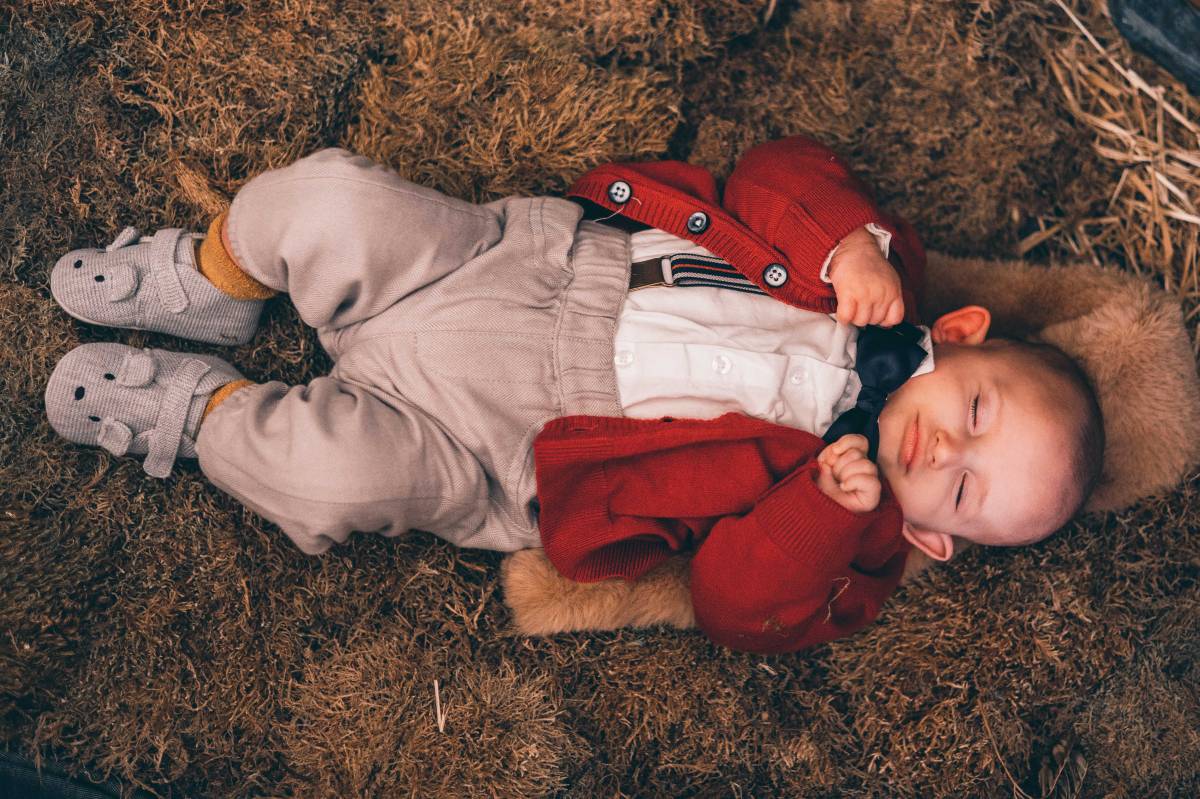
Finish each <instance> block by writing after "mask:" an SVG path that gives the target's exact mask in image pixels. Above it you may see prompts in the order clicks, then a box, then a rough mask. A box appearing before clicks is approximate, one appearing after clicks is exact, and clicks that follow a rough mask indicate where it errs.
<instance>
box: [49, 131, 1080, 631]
mask: <svg viewBox="0 0 1200 799" xmlns="http://www.w3.org/2000/svg"><path fill="white" fill-rule="evenodd" d="M569 197H570V199H561V198H554V197H533V198H528V197H509V198H504V199H501V200H496V201H494V202H491V203H487V204H483V205H472V204H469V203H466V202H462V201H459V200H456V199H454V198H450V197H447V196H445V195H442V194H440V193H438V192H436V191H433V190H430V189H426V188H423V187H419V186H416V185H413V184H411V183H409V182H407V181H404V180H403V179H401V178H400V177H399V176H398V175H396V174H395V173H393V172H391V171H389V170H387V169H385V168H383V167H381V166H379V165H376V164H373V163H372V162H370V161H369V160H368V159H366V158H363V157H360V156H353V155H350V154H349V153H346V152H344V151H341V150H324V151H321V152H318V153H315V154H313V155H311V156H309V157H307V158H304V159H302V160H300V161H298V162H296V163H295V164H292V165H290V166H288V167H286V168H283V169H279V170H273V171H270V172H266V173H264V174H262V175H259V176H258V177H256V178H254V179H253V180H251V181H250V182H249V183H248V184H247V185H246V186H244V187H243V188H242V189H241V190H240V191H239V192H238V194H237V196H236V197H235V199H234V201H233V203H232V205H231V207H230V209H229V210H228V212H226V213H225V214H222V215H220V216H219V217H217V218H216V219H215V220H213V222H212V224H211V225H210V227H209V229H208V234H207V235H206V236H204V235H199V234H189V233H186V232H184V231H182V230H177V229H169V230H161V231H159V232H158V233H156V234H155V235H154V236H152V237H139V236H138V233H137V231H136V230H133V229H132V228H127V229H126V230H125V231H124V232H123V233H122V234H121V235H120V236H119V237H118V238H117V240H116V241H114V242H113V244H111V245H109V246H108V247H106V248H105V249H104V250H90V249H89V250H76V251H73V252H71V253H68V254H67V255H66V256H64V257H63V258H62V259H60V260H59V262H58V263H57V264H56V265H55V267H54V270H53V273H52V275H51V290H52V293H53V294H54V297H55V299H56V300H57V301H58V302H59V304H60V305H62V306H63V308H64V309H65V310H66V311H67V312H68V313H70V314H71V315H73V316H75V317H77V318H79V319H82V320H84V321H87V322H91V323H94V324H101V325H108V326H114V327H129V328H136V329H144V330H153V331H158V332H163V333H169V334H173V335H177V336H181V337H185V338H191V339H194V340H198V341H204V342H209V343H220V344H239V343H244V342H245V341H247V340H249V338H250V337H251V336H252V335H253V333H254V330H255V328H256V326H257V321H258V316H259V313H260V311H261V308H262V304H263V302H264V300H265V299H267V298H268V297H270V296H272V295H273V294H275V293H276V292H287V293H288V294H290V295H291V299H292V301H293V303H294V304H295V305H296V307H297V309H298V311H299V313H300V316H301V318H302V319H303V320H304V321H305V322H306V323H307V324H309V325H312V326H313V327H315V328H317V330H318V335H319V338H320V341H321V344H322V346H323V347H324V348H325V349H326V350H327V351H328V352H329V353H330V355H331V357H332V358H333V359H334V361H335V366H334V369H333V371H332V373H331V374H330V375H328V376H325V377H320V378H317V379H315V380H313V381H312V382H311V383H309V384H308V385H306V386H287V385H284V384H282V383H279V382H268V383H262V384H255V383H252V382H250V381H248V380H246V379H244V378H243V377H242V375H241V374H240V373H238V371H237V370H236V369H234V368H233V367H232V366H230V365H229V364H228V363H226V362H225V361H223V360H221V359H219V358H216V357H212V356H207V355H193V354H186V353H174V352H168V351H164V350H154V349H147V350H138V349H135V348H132V347H127V346H124V345H120V344H87V345H83V346H81V347H78V348H76V349H75V350H73V351H72V352H70V353H68V354H67V355H66V356H65V357H64V358H63V359H62V361H61V362H60V363H59V364H58V366H57V367H56V368H55V370H54V373H53V375H52V376H51V378H50V382H49V385H48V386H47V390H46V408H47V415H48V417H49V419H50V423H51V425H52V426H53V427H54V428H55V430H56V431H58V432H59V433H60V434H61V435H63V436H64V437H66V438H67V439H69V440H71V441H74V442H77V443H83V444H92V445H97V444H98V445H100V446H103V447H105V448H106V449H108V450H109V451H111V452H113V453H115V454H118V455H122V454H125V453H133V454H145V455H146V459H145V464H144V468H145V470H146V471H147V472H148V473H149V474H151V475H154V476H158V477H166V476H167V475H168V474H169V473H170V471H171V468H172V466H173V463H174V461H175V459H176V458H177V457H179V456H184V457H198V458H199V463H200V468H201V470H202V472H203V473H204V474H205V475H206V476H207V477H208V479H209V480H210V481H211V482H212V483H213V484H214V485H216V486H218V487H219V488H221V489H222V490H224V491H226V492H228V493H229V494H231V495H233V496H234V497H236V498H238V499H239V500H240V501H241V502H243V503H244V504H245V505H246V506H248V507H249V508H251V509H253V510H254V511H256V512H257V513H259V514H261V515H263V516H264V517H266V518H268V519H270V520H271V521H273V522H275V523H276V524H278V525H279V526H280V527H281V529H283V531H284V532H285V533H287V534H288V535H289V536H290V537H291V538H292V539H293V540H294V541H295V543H296V544H297V546H298V547H299V548H300V549H301V550H303V551H305V552H307V553H312V554H317V553H320V552H323V551H325V550H326V549H328V548H329V546H331V545H332V544H333V543H339V542H344V541H345V540H346V539H347V537H348V536H349V535H350V533H351V532H354V531H364V532H377V533H380V534H383V535H398V534H401V533H403V532H404V531H406V530H409V529H413V528H416V529H423V530H428V531H431V532H434V533H436V534H437V535H439V536H441V537H443V538H445V539H447V540H449V541H451V542H453V543H455V544H457V545H460V546H467V547H482V548H488V549H496V550H502V551H513V550H517V549H525V548H530V547H538V546H544V547H545V549H546V553H547V555H548V556H549V557H550V558H551V560H552V561H553V562H554V563H555V565H556V566H557V567H558V568H559V569H560V570H561V571H563V573H564V574H566V575H567V576H568V577H572V578H574V579H602V578H604V577H609V576H622V577H625V578H627V579H632V578H635V577H637V576H639V575H640V574H642V573H644V572H645V571H646V570H648V569H649V568H652V567H653V566H654V565H656V564H657V563H658V562H660V561H661V560H662V559H663V558H664V557H666V556H668V555H669V554H670V553H671V552H673V551H675V550H677V549H680V548H683V547H685V546H688V547H690V546H697V544H698V546H697V552H696V555H695V557H694V559H693V566H692V593H693V600H694V604H695V608H696V614H697V621H698V622H699V624H700V626H701V627H702V628H703V629H704V630H705V632H706V633H707V634H708V635H709V636H710V637H711V638H712V639H713V640H714V641H717V642H718V643H722V644H725V645H729V646H733V647H737V648H741V649H749V650H757V651H781V650H792V649H798V648H801V647H804V646H808V645H811V644H813V643H817V642H820V641H824V640H829V639H831V638H834V637H837V636H839V635H844V634H848V633H849V632H852V631H853V630H855V629H857V628H859V627H861V626H862V625H864V624H866V623H867V622H869V621H870V620H871V619H872V618H874V616H875V615H876V614H877V613H878V610H879V607H880V606H881V605H882V603H883V601H884V599H885V598H886V596H887V595H888V593H890V592H891V591H892V590H893V589H894V587H895V585H896V584H897V582H898V581H899V578H900V574H901V572H902V570H903V565H904V562H905V559H906V558H907V557H908V555H909V553H910V551H912V549H913V548H914V547H915V548H916V549H917V550H920V551H922V552H924V553H926V554H928V555H929V556H930V557H933V558H936V559H939V560H945V559H948V558H949V557H951V555H952V554H953V551H954V545H955V544H954V542H955V540H956V539H963V540H966V541H973V542H977V543H983V544H995V545H1013V544H1023V543H1029V542H1032V541H1036V540H1039V539H1040V538H1042V537H1044V536H1046V535H1048V534H1049V533H1051V532H1052V531H1053V530H1055V529H1057V528H1058V527H1059V526H1061V525H1062V524H1063V523H1064V522H1065V521H1066V520H1067V519H1068V518H1070V516H1071V515H1073V514H1074V513H1075V512H1076V510H1078V508H1079V507H1080V506H1081V505H1082V504H1083V502H1084V500H1085V499H1086V497H1087V494H1088V493H1089V491H1090V490H1091V487H1092V485H1093V484H1094V483H1095V481H1096V479H1097V476H1098V472H1099V468H1100V454H1101V451H1102V447H1103V434H1102V432H1101V430H1102V428H1101V426H1100V417H1099V411H1098V408H1097V406H1096V402H1095V399H1094V397H1093V396H1092V392H1091V390H1090V388H1089V387H1088V381H1087V380H1086V378H1085V377H1084V376H1083V375H1082V373H1080V371H1079V370H1078V369H1077V368H1076V367H1075V366H1074V365H1073V364H1072V363H1071V362H1070V360H1069V359H1067V358H1066V356H1064V355H1062V354H1061V353H1059V352H1057V351H1056V350H1053V349H1052V348H1049V347H1035V346H1032V345H1027V344H1021V343H1018V342H1012V341H1003V340H995V339H994V340H988V339H987V333H988V328H989V324H990V317H989V314H988V312H987V311H986V310H985V309H983V308H979V307H975V306H971V307H967V308H962V309H960V310H958V311H955V312H952V313H950V314H947V315H945V316H943V317H941V318H940V319H938V320H937V321H936V322H935V323H934V325H933V326H932V328H931V329H929V330H925V329H923V328H917V327H915V326H914V325H913V324H911V323H912V322H914V321H915V308H916V296H917V292H919V291H920V287H921V279H922V274H921V272H922V268H923V253H922V251H921V248H920V244H919V242H917V240H916V237H915V235H913V233H912V231H911V229H910V228H908V226H907V225H905V224H904V223H903V222H901V221H900V220H897V219H894V218H892V217H890V216H888V215H887V214H885V213H883V212H882V211H881V210H880V209H879V208H877V207H876V205H875V204H874V202H873V201H872V200H871V198H870V197H869V195H868V193H867V191H866V189H865V188H864V187H863V186H862V185H861V184H860V183H858V181H856V180H855V179H854V178H853V177H852V176H851V175H850V173H849V170H848V169H847V168H846V167H845V165H844V164H843V163H842V162H841V161H840V160H838V159H837V158H836V156H834V155H833V154H832V153H831V152H830V151H829V150H827V149H826V148H824V147H822V146H821V145H819V144H817V143H815V142H813V141H811V140H808V139H805V138H802V137H792V138H789V139H783V140H780V141H776V142H770V143H767V144H765V145H761V146H759V147H756V148H754V149H753V150H751V151H750V152H748V153H747V154H746V155H745V156H744V157H743V158H742V160H741V161H740V162H739V164H738V166H737V168H736V169H735V170H734V172H733V174H732V175H731V176H730V178H729V180H728V181H727V183H726V186H725V190H724V193H723V197H719V196H718V193H717V189H716V184H715V181H714V180H713V178H712V176H711V175H710V174H709V173H708V172H707V171H705V170H703V169H701V168H699V167H695V166H691V165H688V164H681V163H678V162H659V163H647V164H613V165H608V166H603V167H599V168H597V169H594V170H592V171H591V172H589V173H587V174H586V175H584V176H583V177H582V178H581V179H580V180H579V181H577V182H576V183H575V184H574V185H573V186H572V187H571V189H570V191H569ZM835 313H836V316H835V315H834V314H835ZM905 319H907V321H902V320H905ZM860 328H862V329H861V331H860ZM860 346H861V349H862V350H863V352H861V353H860V352H859V349H860ZM868 351H869V355H870V357H868V356H867V353H868ZM906 378H907V379H906ZM680 417H686V418H680ZM876 417H877V424H876ZM820 435H824V436H826V438H827V439H829V442H830V443H829V444H828V446H826V442H825V441H823V440H822V439H821V438H818V436H820ZM872 458H874V459H876V460H877V462H878V465H876V463H874V462H872ZM881 475H882V480H881V479H880V478H881ZM901 509H902V510H901Z"/></svg>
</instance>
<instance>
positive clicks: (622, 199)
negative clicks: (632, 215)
mask: <svg viewBox="0 0 1200 799" xmlns="http://www.w3.org/2000/svg"><path fill="white" fill-rule="evenodd" d="M632 196H633V189H632V188H631V187H630V185H629V184H628V183H626V182H625V181H623V180H614V181H613V182H612V183H610V184H609V186H608V199H610V200H612V201H613V202H615V203H619V204H621V205H624V204H625V203H627V202H629V198H630V197H632Z"/></svg>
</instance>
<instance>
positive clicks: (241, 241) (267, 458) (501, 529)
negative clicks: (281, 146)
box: [196, 150, 629, 554]
mask: <svg viewBox="0 0 1200 799" xmlns="http://www.w3.org/2000/svg"><path fill="white" fill-rule="evenodd" d="M580 217H581V209H580V208H579V206H577V205H576V204H574V203H572V202H569V201H567V200H562V199H558V198H551V197H535V198H529V197H525V198H520V197H510V198H506V199H502V200H497V201H495V202H491V203H488V204H486V205H472V204H470V203H466V202H463V201H460V200H456V199H454V198H451V197H447V196H445V195H443V194H440V193H438V192H436V191H433V190H431V189H427V188H423V187H420V186H416V185H414V184H412V183H409V182H408V181H405V180H403V179H402V178H400V177H399V176H398V175H396V174H395V173H394V172H392V171H390V170H388V169H386V168H384V167H382V166H379V165H377V164H374V163H373V162H371V161H370V160H368V159H366V158H363V157H361V156H354V155H351V154H350V153H347V152H345V151H343V150H323V151H321V152H318V153H315V154H313V155H311V156H309V157H307V158H304V159H302V160H300V161H297V162H296V163H294V164H292V165H290V166H288V167H286V168H283V169H278V170H273V171H270V172H266V173H264V174H262V175H259V176H257V177H255V178H254V179H253V180H251V181H250V182H249V183H247V184H246V185H245V187H243V188H242V190H241V191H239V192H238V194H237V197H236V198H235V199H234V201H233V205H232V207H231V209H230V212H229V218H228V222H227V228H226V230H227V233H228V237H229V240H230V244H231V245H232V248H233V255H234V257H235V258H236V259H237V261H238V263H239V264H240V265H241V266H242V268H243V269H244V270H245V271H246V272H247V273H249V274H250V275H251V276H252V277H254V278H255V279H256V280H258V281H260V282H261V283H264V284H265V285H267V286H270V287H271V288H273V289H277V290H279V291H283V292H287V293H288V294H290V295H291V299H292V302H293V303H294V304H295V306H296V308H297V309H298V311H299V313H300V316H301V318H302V319H303V320H304V321H305V322H306V323H307V324H309V325H312V326H313V327H315V328H316V329H317V331H318V335H319V338H320V341H321V344H322V345H323V346H324V347H325V349H326V350H327V351H328V352H329V353H330V355H331V356H332V358H333V359H334V361H335V367H334V369H333V371H332V372H331V373H330V374H329V375H328V376H327V377H320V378H317V379H316V380H314V381H312V382H311V383H309V384H308V385H305V386H287V385H284V384H283V383H279V382H270V383H264V384H260V385H255V386H252V387H249V388H246V389H242V390H240V391H237V392H235V393H234V394H232V395H231V396H230V397H229V398H228V399H226V400H225V401H224V402H222V403H221V404H220V405H218V406H217V407H216V408H215V409H214V410H213V412H212V413H211V414H209V416H208V417H207V418H206V419H205V421H204V424H203V425H202V427H201V429H200V433H199V436H198V438H197V441H196V450H197V452H198V453H199V457H200V467H201V469H202V470H203V472H204V474H205V475H206V476H207V477H208V478H209V479H210V480H211V481H212V482H213V483H214V484H215V485H216V486H218V487H219V488H221V489H222V490H224V491H226V492H228V493H229V494H231V495H233V496H234V497H236V498H237V499H239V500H240V501H241V502H243V503H244V504H245V505H247V506H248V507H249V508H251V509H252V510H254V511H255V512H257V513H259V514H260V515H262V516H264V517H266V518H267V519H270V520H271V521H273V522H275V523H276V524H278V525H279V526H280V527H281V528H282V529H283V530H284V532H286V533H287V534H288V535H289V536H290V537H291V538H292V539H293V541H295V543H296V545H297V546H298V547H299V548H300V549H301V550H303V551H304V552H307V553H311V554H317V553H320V552H323V551H325V550H326V549H328V548H329V547H330V546H331V545H332V544H334V543H340V542H344V541H345V540H346V539H347V537H348V536H349V535H350V533H352V532H354V531H365V532H374V533H380V534H382V535H398V534H400V533H403V532H404V531H406V530H409V529H413V528H416V529H422V530H428V531H429V532H432V533H435V534H437V535H439V536H441V537H443V538H445V539H446V540H448V541H451V542H453V543H455V544H457V545H459V546H464V547H480V548H485V549H494V550H502V551H512V550H517V549H523V548H527V547H532V546H539V545H540V540H539V537H538V533H537V515H536V499H535V498H536V492H535V483H534V473H533V457H532V449H531V443H532V441H533V438H534V436H536V435H537V433H538V431H539V430H540V429H541V427H542V425H543V424H544V423H545V422H546V421H547V420H549V419H552V418H554V417H556V416H564V415H569V414H577V413H586V414H601V415H613V416H619V415H621V410H620V405H619V402H618V399H617V390H616V379H615V376H614V373H613V363H612V342H613V335H614V333H615V327H616V317H617V314H618V312H619V310H620V306H621V303H622V302H623V300H624V297H625V294H626V292H627V289H628V285H629V283H628V281H629V238H628V234H626V233H624V232H621V231H618V230H614V229H611V228H608V227H604V226H602V225H597V224H595V223H592V222H587V221H581V218H580Z"/></svg>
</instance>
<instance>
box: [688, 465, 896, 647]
mask: <svg viewBox="0 0 1200 799" xmlns="http://www.w3.org/2000/svg"><path fill="white" fill-rule="evenodd" d="M827 449H828V448H827ZM818 468H819V465H818V464H817V463H814V462H809V464H807V465H806V466H803V467H801V468H799V469H797V470H796V471H795V472H793V473H792V474H790V475H788V476H787V477H786V478H785V479H783V480H782V481H780V482H779V483H778V484H777V485H776V486H775V487H774V488H772V489H771V490H770V491H768V492H767V493H766V494H765V495H763V496H762V497H761V498H759V500H758V501H757V502H756V503H755V504H754V507H753V508H752V509H751V510H750V511H749V512H748V513H746V514H743V515H738V516H730V517H726V518H724V519H722V520H720V521H719V522H717V524H716V525H714V526H713V528H712V530H711V531H710V532H709V535H708V537H707V538H706V539H705V540H704V543H703V544H701V546H700V548H699V549H698V550H697V552H696V555H695V557H694V558H693V559H692V574H691V591H692V605H693V607H694V609H695V612H696V622H697V624H698V625H699V626H700V628H701V629H702V630H704V632H705V634H706V635H708V637H709V638H711V639H712V640H713V641H715V642H716V643H718V644H721V645H723V646H728V647H730V648H733V649H739V650H744V651H751V652H794V651H796V650H798V649H803V648H806V647H810V646H815V645H816V644H820V643H824V642H826V641H831V640H833V639H835V638H841V637H844V636H847V635H850V634H851V633H853V632H855V631H856V630H858V629H860V628H862V627H863V626H865V625H867V624H868V623H870V622H871V620H873V619H874V618H875V616H876V615H878V613H879V608H880V607H881V606H882V604H883V602H884V600H885V599H886V598H887V596H888V594H890V593H891V591H892V589H893V588H894V587H895V585H896V583H897V582H898V581H899V578H900V573H901V571H902V570H903V568H904V559H905V555H904V547H903V545H902V543H901V542H895V544H894V545H893V544H882V545H880V546H881V548H880V550H879V551H872V548H871V547H870V546H869V545H867V546H864V543H865V542H868V541H886V540H889V537H888V536H886V535H884V536H881V535H879V532H880V530H883V529H887V528H889V527H893V526H899V524H900V518H899V508H898V506H896V505H895V504H894V503H891V504H889V505H888V506H887V507H884V508H880V509H879V511H878V512H876V513H869V514H859V513H854V512H852V511H849V510H847V509H845V508H843V507H842V506H841V505H840V504H838V503H837V502H835V501H834V500H833V499H831V498H830V497H829V496H827V495H826V493H825V492H824V491H823V490H822V489H821V488H820V486H819V485H818V481H819V479H820V478H819V473H818Z"/></svg>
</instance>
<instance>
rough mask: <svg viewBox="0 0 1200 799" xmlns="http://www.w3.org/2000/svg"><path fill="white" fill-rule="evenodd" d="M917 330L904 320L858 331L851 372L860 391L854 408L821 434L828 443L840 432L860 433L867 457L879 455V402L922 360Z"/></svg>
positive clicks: (871, 326)
mask: <svg viewBox="0 0 1200 799" xmlns="http://www.w3.org/2000/svg"><path fill="white" fill-rule="evenodd" d="M923 337H924V334H923V333H922V332H921V329H920V328H919V327H917V326H916V325H912V324H909V323H908V322H901V323H900V324H898V325H896V326H895V327H876V326H874V325H868V326H867V327H864V328H862V329H861V330H860V331H859V333H858V352H857V355H856V357H855V359H854V371H856V372H858V376H859V378H860V379H861V380H862V390H861V391H859V392H858V401H857V402H856V403H855V405H854V407H853V408H851V409H850V410H848V411H846V412H845V413H843V414H842V415H841V416H839V417H838V418H836V419H834V420H833V424H831V425H830V426H829V429H828V430H827V431H825V435H824V436H823V438H824V440H825V442H826V443H828V444H832V443H833V442H834V441H837V440H838V439H839V438H841V437H842V436H844V435H848V434H850V433H860V434H862V435H864V436H866V437H867V443H868V445H869V446H868V449H867V457H868V458H870V459H871V460H875V456H876V455H878V454H879V413H880V412H881V411H882V410H883V403H884V402H885V401H887V398H888V394H891V393H892V392H893V391H895V390H896V389H898V388H900V386H902V385H904V381H905V380H908V378H910V377H912V373H913V372H915V371H917V367H918V366H920V365H921V362H922V361H923V360H925V355H926V352H925V350H924V349H923V348H922V347H921V345H920V341H921V339H922V338H923Z"/></svg>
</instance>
